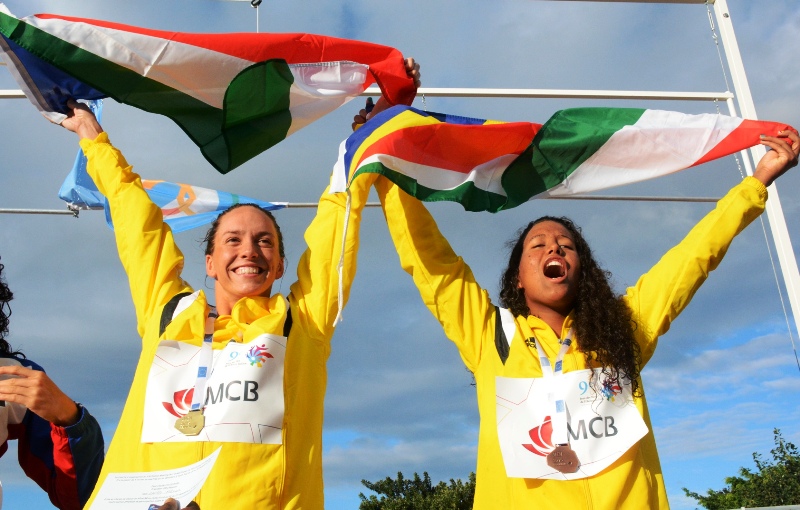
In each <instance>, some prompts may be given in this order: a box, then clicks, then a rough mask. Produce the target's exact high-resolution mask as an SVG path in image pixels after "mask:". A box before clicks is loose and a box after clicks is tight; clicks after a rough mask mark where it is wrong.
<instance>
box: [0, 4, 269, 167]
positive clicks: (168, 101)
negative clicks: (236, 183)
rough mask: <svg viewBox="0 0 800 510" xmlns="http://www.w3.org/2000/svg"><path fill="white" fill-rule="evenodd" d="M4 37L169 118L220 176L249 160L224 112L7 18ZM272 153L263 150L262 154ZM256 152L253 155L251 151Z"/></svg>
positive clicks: (0, 28)
mask: <svg viewBox="0 0 800 510" xmlns="http://www.w3.org/2000/svg"><path fill="white" fill-rule="evenodd" d="M0 32H2V33H3V35H5V36H6V37H8V38H9V39H11V40H12V41H14V42H15V43H16V44H18V45H19V46H21V47H22V48H24V49H25V50H27V51H29V52H30V53H32V54H33V55H35V56H37V57H39V58H41V59H42V60H44V61H45V62H47V63H49V64H51V65H53V66H55V67H57V68H58V69H61V70H62V71H64V72H66V73H67V74H70V75H71V76H74V77H75V78H76V79H78V80H80V81H82V82H84V83H86V84H87V85H89V86H91V87H93V88H95V89H97V90H99V91H101V92H103V93H104V94H108V96H109V97H111V98H113V99H115V100H116V101H118V102H120V103H124V104H128V105H131V106H134V107H136V108H139V109H141V110H144V111H147V112H151V113H158V114H161V115H164V116H166V117H169V118H170V119H172V120H173V121H174V122H175V123H176V124H178V126H180V128H181V129H182V130H183V131H184V132H185V133H186V134H187V135H188V136H189V138H191V139H192V141H193V142H194V143H195V144H196V145H197V146H198V147H200V151H201V152H202V153H203V156H205V158H206V159H207V160H208V161H209V163H211V164H212V165H213V166H214V167H215V168H216V169H217V170H219V171H220V172H222V173H227V172H229V171H230V170H232V169H233V168H235V167H236V166H237V165H239V164H241V163H242V162H244V161H245V160H246V158H241V157H239V156H238V154H237V155H235V156H234V157H231V154H230V151H231V150H230V148H229V142H230V141H232V140H234V139H236V140H237V142H238V138H237V136H239V135H240V131H241V130H238V131H237V130H236V128H233V131H234V132H235V133H234V135H233V136H231V137H230V140H227V139H226V138H227V137H225V136H223V120H224V118H223V112H222V110H220V109H219V108H215V107H213V106H209V105H208V104H207V103H204V102H202V101H200V100H198V99H195V98H193V97H192V96H189V95H187V94H185V93H183V92H181V91H179V90H176V89H173V88H171V87H168V86H166V85H163V84H162V83H159V82H157V81H155V80H151V79H148V78H145V77H143V76H141V75H140V74H139V73H137V72H135V71H131V70H129V69H127V68H125V67H122V66H120V65H118V64H115V63H114V62H111V61H109V60H107V59H105V58H102V57H99V56H97V55H95V54H94V53H91V52H89V51H86V50H83V49H81V48H79V47H77V46H75V45H73V44H70V43H69V42H66V41H64V40H62V39H60V38H58V37H55V36H53V35H50V34H48V33H47V32H45V31H43V30H40V29H39V28H36V27H34V26H32V25H29V24H28V23H25V22H24V21H20V20H18V19H16V18H13V17H10V16H6V15H3V14H2V13H0ZM284 137H285V135H284ZM281 139H283V138H281ZM278 141H280V140H278ZM234 145H236V146H237V148H238V146H239V145H247V144H246V143H244V142H239V143H235V144H234ZM266 148H267V146H265V145H262V148H261V150H264V149H266ZM250 151H252V149H251V148H248V152H250Z"/></svg>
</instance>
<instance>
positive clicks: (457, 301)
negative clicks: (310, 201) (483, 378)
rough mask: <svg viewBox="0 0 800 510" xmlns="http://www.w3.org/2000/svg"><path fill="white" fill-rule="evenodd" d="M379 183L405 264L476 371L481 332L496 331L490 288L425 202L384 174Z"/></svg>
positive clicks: (380, 194)
mask: <svg viewBox="0 0 800 510" xmlns="http://www.w3.org/2000/svg"><path fill="white" fill-rule="evenodd" d="M370 175H372V174H370ZM359 178H361V177H359ZM356 180H358V179H356ZM375 189H376V190H377V191H378V196H379V197H380V200H381V205H382V206H383V211H384V214H385V216H386V223H387V225H388V226H389V233H390V234H391V236H392V241H393V242H394V245H395V248H396V249H397V253H398V255H399V256H400V264H401V266H402V267H403V269H404V270H405V271H406V272H407V273H408V274H410V275H411V276H412V277H413V278H414V283H415V284H416V286H417V289H418V290H419V293H420V296H421V297H422V301H423V303H425V306H427V307H428V309H429V310H430V311H431V313H432V314H433V315H434V317H436V319H437V320H438V321H439V322H440V323H441V325H442V327H443V328H444V332H445V334H446V335H447V337H448V338H449V339H450V340H452V341H453V342H454V343H455V344H456V346H457V347H458V350H459V352H460V353H461V357H462V359H463V360H464V363H465V364H466V366H467V368H469V369H470V370H471V371H474V370H475V369H476V368H477V366H478V363H479V361H480V357H481V345H482V342H481V339H482V334H483V332H484V331H486V330H487V329H488V330H489V331H492V332H493V331H494V322H493V321H494V320H496V313H495V308H494V305H492V303H491V300H490V298H489V293H488V292H486V291H485V290H483V289H482V288H481V287H480V285H478V283H477V282H476V281H475V277H474V276H473V274H472V270H471V269H470V268H469V266H467V264H466V263H465V262H464V260H463V259H462V258H461V257H459V256H458V255H456V253H455V252H454V251H453V249H452V248H451V247H450V243H448V242H447V239H445V238H444V236H443V235H442V233H441V232H440V231H439V227H438V226H437V225H436V222H435V221H434V219H433V217H432V216H431V214H430V213H429V212H428V210H427V209H426V208H425V206H424V205H422V202H420V201H419V200H417V199H416V198H414V197H412V196H410V195H408V194H407V193H405V192H404V191H402V190H401V189H400V188H399V187H397V185H395V184H394V183H392V182H391V181H389V180H388V179H386V178H385V177H380V178H379V179H378V181H377V182H376V184H375Z"/></svg>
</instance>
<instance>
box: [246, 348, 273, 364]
mask: <svg viewBox="0 0 800 510" xmlns="http://www.w3.org/2000/svg"><path fill="white" fill-rule="evenodd" d="M273 357H274V356H273V355H272V354H270V353H268V352H267V346H266V345H254V346H253V347H251V348H250V350H249V351H247V359H248V361H250V366H253V365H256V366H258V368H261V365H262V364H263V363H264V362H265V361H267V358H273Z"/></svg>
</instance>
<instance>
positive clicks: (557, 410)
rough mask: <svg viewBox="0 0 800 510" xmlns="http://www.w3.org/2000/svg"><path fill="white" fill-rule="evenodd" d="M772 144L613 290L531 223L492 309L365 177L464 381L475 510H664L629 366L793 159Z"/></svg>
mask: <svg viewBox="0 0 800 510" xmlns="http://www.w3.org/2000/svg"><path fill="white" fill-rule="evenodd" d="M362 113H363V112H362ZM362 117H363V115H362ZM358 120H359V119H358V118H357V121H358ZM361 120H363V119H361ZM781 136H782V137H785V138H774V137H767V136H765V137H762V141H763V144H764V145H767V146H768V147H770V148H771V149H773V150H772V151H770V152H768V153H767V155H766V156H765V157H764V158H762V160H761V161H760V163H759V165H758V168H757V169H756V172H755V174H754V176H753V177H748V178H746V179H744V180H743V181H742V182H741V183H740V184H738V185H737V186H735V187H734V188H733V189H732V190H731V191H730V192H729V193H728V194H727V195H726V196H725V197H724V198H722V199H721V200H720V201H719V202H718V204H717V206H716V208H715V209H714V210H713V211H712V212H710V213H709V214H708V215H707V216H706V217H705V218H703V219H702V220H701V221H700V222H699V223H698V224H697V225H696V226H695V227H694V228H693V229H692V231H691V232H690V233H689V234H688V235H687V237H686V238H685V239H684V240H683V241H682V242H681V243H680V244H678V245H677V246H676V247H675V248H673V249H672V250H670V251H669V252H667V254H665V255H664V257H663V258H662V259H661V260H660V261H659V262H658V263H657V264H656V265H655V266H654V267H653V268H652V269H651V270H650V271H648V272H647V273H646V274H645V275H643V276H642V277H641V278H640V279H639V281H638V282H637V283H636V285H634V286H633V287H631V288H629V289H628V290H627V292H626V293H625V294H624V295H622V296H617V295H615V294H614V292H613V290H612V289H611V286H610V285H609V282H608V273H607V272H606V271H604V270H603V269H601V268H600V267H599V266H598V264H597V262H596V261H595V260H594V258H593V256H592V253H591V250H590V249H589V246H588V245H587V243H586V241H585V240H584V238H583V236H582V235H581V232H580V230H579V229H578V228H577V227H576V226H575V225H574V224H573V223H572V222H571V221H570V220H568V219H565V218H553V217H544V218H540V219H538V220H536V221H533V222H531V223H530V224H529V225H528V226H527V227H525V228H524V229H523V230H521V231H520V233H519V236H518V238H517V239H516V240H514V241H512V243H511V245H512V246H513V248H512V250H511V256H510V259H509V262H508V266H507V269H506V271H505V272H504V274H503V276H502V279H501V293H500V305H501V307H497V306H495V305H494V304H493V303H492V302H491V300H490V298H489V294H488V292H486V291H485V290H483V289H482V288H481V287H480V285H478V283H477V282H476V281H475V278H474V276H473V274H472V271H471V270H470V268H469V267H468V266H467V265H466V264H465V263H464V261H463V260H462V259H461V258H460V257H458V256H457V255H456V254H455V253H454V252H453V250H452V249H451V247H450V245H449V244H448V243H447V241H446V240H445V239H444V237H443V236H442V235H441V233H440V232H439V230H438V228H437V226H436V224H435V222H434V221H433V218H432V217H431V216H430V214H429V213H428V211H427V210H426V209H425V208H424V207H423V206H422V204H421V203H420V202H419V201H417V200H416V199H414V198H412V197H410V196H409V195H406V194H405V193H403V192H402V191H401V190H400V189H399V188H398V187H396V186H395V185H393V184H391V183H390V182H389V181H388V180H386V179H383V178H381V179H379V180H378V181H377V182H376V185H375V186H376V189H377V190H378V193H379V196H380V198H381V201H382V203H383V206H384V212H385V214H386V217H387V218H388V219H389V220H391V221H387V223H388V225H389V230H390V232H391V235H392V238H393V241H394V243H395V246H396V248H397V251H398V253H399V255H400V260H401V264H402V266H403V268H404V269H405V270H406V271H407V272H408V273H409V274H411V275H412V276H413V278H414V282H415V284H416V285H417V288H418V289H419V291H420V294H421V296H422V299H423V301H424V303H425V304H426V305H427V307H428V308H429V309H430V310H431V312H432V313H433V314H434V316H435V317H436V318H437V319H438V320H439V322H440V323H441V324H442V326H443V327H444V331H445V334H446V335H447V336H448V338H450V339H451V340H452V341H453V342H454V343H455V344H456V346H457V347H458V350H459V353H460V354H461V358H462V359H463V361H464V363H465V364H466V366H467V368H469V370H470V371H472V373H473V374H474V376H475V381H476V385H477V398H478V407H479V410H480V416H481V423H480V432H479V438H478V466H477V487H476V492H475V506H474V508H475V509H478V510H482V509H496V508H503V509H507V510H510V509H528V508H537V509H548V508H552V509H559V510H562V509H565V508H569V509H576V508H577V509H588V508H602V509H623V508H630V509H641V508H668V503H667V495H666V492H665V489H664V481H663V477H662V473H661V466H660V463H659V459H658V454H657V451H656V444H655V439H654V437H653V434H652V431H651V426H650V419H649V416H648V411H647V404H646V401H645V392H644V388H643V386H642V381H641V379H640V376H639V375H640V370H641V369H642V367H643V366H644V365H645V364H646V363H647V361H648V360H649V359H650V358H651V356H652V355H653V352H654V350H655V347H656V343H657V339H658V337H659V336H660V335H662V334H664V333H665V332H666V331H667V330H668V329H669V326H670V323H671V322H672V320H674V319H675V318H676V317H677V316H678V314H679V313H680V312H681V311H682V310H683V309H684V308H685V307H686V306H687V305H688V303H689V301H690V300H691V298H692V296H693V295H694V293H695V292H696V291H697V289H698V288H699V287H700V285H701V284H702V283H703V282H704V281H705V279H706V277H707V276H708V273H709V272H710V271H711V270H713V269H714V268H715V267H716V266H717V265H718V264H719V262H720V260H721V259H722V257H723V256H724V254H725V252H726V250H727V249H728V247H729V245H730V243H731V242H732V240H733V238H734V237H735V236H736V235H737V234H738V233H739V232H740V231H741V230H742V229H744V228H745V227H746V226H747V225H748V224H749V223H750V222H751V221H752V220H753V219H754V218H756V217H757V216H758V215H759V214H761V212H762V211H763V209H764V205H765V202H766V199H767V190H766V187H767V186H768V185H769V184H771V183H772V182H773V181H774V180H775V179H776V178H777V177H778V176H780V175H781V174H783V173H784V172H785V171H786V170H788V169H789V168H791V167H793V166H795V165H796V164H797V159H798V153H799V152H800V138H798V136H797V134H796V133H794V132H783V133H781Z"/></svg>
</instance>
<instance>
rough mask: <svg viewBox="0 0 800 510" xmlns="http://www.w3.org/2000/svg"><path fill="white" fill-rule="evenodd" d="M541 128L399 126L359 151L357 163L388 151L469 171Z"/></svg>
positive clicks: (516, 150) (513, 150)
mask: <svg viewBox="0 0 800 510" xmlns="http://www.w3.org/2000/svg"><path fill="white" fill-rule="evenodd" d="M541 127H542V125H541V124H532V123H528V122H513V123H507V124H490V125H458V124H445V123H442V124H434V125H428V126H413V127H408V128H403V129H399V130H397V131H394V132H393V133H391V134H389V135H387V136H384V137H383V138H381V139H379V140H377V141H376V142H375V143H373V144H372V145H371V146H370V147H369V148H368V149H367V150H365V151H364V152H363V153H362V155H361V158H360V159H359V161H358V164H359V165H360V164H361V162H362V161H364V160H365V159H366V158H369V157H370V156H373V155H375V154H391V155H392V156H394V157H397V158H399V159H402V160H404V161H409V162H411V163H415V164H419V165H425V166H428V167H433V168H441V169H443V170H451V171H454V172H461V173H469V172H471V171H472V170H473V169H474V168H475V167H476V166H478V165H481V164H483V163H486V162H488V161H491V160H493V159H496V158H499V157H501V156H505V155H507V154H514V155H519V154H521V153H522V152H523V151H524V150H525V149H527V148H528V146H529V145H530V144H531V141H533V137H534V136H536V132H537V131H539V128H541Z"/></svg>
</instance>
